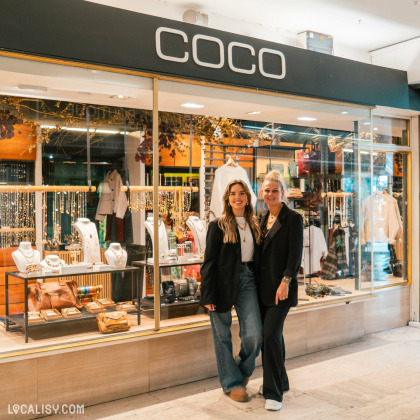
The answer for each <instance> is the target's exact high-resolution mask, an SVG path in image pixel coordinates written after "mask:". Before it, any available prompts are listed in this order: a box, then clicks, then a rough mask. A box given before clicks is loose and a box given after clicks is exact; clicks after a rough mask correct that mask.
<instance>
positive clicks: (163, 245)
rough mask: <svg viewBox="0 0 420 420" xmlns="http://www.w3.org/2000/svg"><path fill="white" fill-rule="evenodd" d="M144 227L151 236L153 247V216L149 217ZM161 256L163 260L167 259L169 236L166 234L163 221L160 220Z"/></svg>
mask: <svg viewBox="0 0 420 420" xmlns="http://www.w3.org/2000/svg"><path fill="white" fill-rule="evenodd" d="M144 225H145V226H146V229H147V231H148V232H149V235H150V237H151V239H152V245H153V241H154V235H153V216H149V217H148V218H147V220H146V221H145V222H144ZM158 234H159V255H160V256H162V255H163V258H166V257H167V256H168V253H169V246H168V234H167V232H166V227H165V223H163V222H162V221H161V220H159V230H158Z"/></svg>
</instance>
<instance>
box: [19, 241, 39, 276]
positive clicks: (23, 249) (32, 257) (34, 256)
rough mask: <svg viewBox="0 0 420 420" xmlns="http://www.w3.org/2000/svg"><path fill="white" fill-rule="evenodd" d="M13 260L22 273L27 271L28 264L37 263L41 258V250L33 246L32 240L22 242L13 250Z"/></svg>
mask: <svg viewBox="0 0 420 420" xmlns="http://www.w3.org/2000/svg"><path fill="white" fill-rule="evenodd" d="M12 258H13V261H14V262H15V264H16V267H17V268H18V270H19V271H20V272H21V273H26V266H27V265H28V264H37V265H39V262H40V260H41V254H40V252H39V251H37V250H35V249H33V248H32V245H31V243H30V242H20V243H19V247H18V249H17V250H16V251H13V252H12Z"/></svg>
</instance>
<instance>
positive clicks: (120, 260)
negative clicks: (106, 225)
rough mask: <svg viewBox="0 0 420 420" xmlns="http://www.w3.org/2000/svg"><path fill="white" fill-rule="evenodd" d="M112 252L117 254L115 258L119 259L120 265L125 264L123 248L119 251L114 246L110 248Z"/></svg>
mask: <svg viewBox="0 0 420 420" xmlns="http://www.w3.org/2000/svg"><path fill="white" fill-rule="evenodd" d="M110 249H111V251H112V253H113V254H114V255H115V258H116V259H117V261H118V265H123V263H122V260H123V258H124V251H123V249H122V248H121V250H120V252H119V253H118V252H117V251H115V250H114V249H113V248H110Z"/></svg>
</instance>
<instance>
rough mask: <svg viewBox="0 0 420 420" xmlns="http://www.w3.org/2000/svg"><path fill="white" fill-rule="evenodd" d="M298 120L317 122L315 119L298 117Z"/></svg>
mask: <svg viewBox="0 0 420 420" xmlns="http://www.w3.org/2000/svg"><path fill="white" fill-rule="evenodd" d="M297 119H298V120H300V121H316V118H314V117H298V118H297Z"/></svg>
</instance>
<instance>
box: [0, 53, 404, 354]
mask: <svg viewBox="0 0 420 420" xmlns="http://www.w3.org/2000/svg"><path fill="white" fill-rule="evenodd" d="M2 59H4V58H2ZM36 66H39V73H42V72H41V70H42V66H43V63H36ZM51 66H52V67H54V66H55V65H51ZM66 71H67V74H66V73H64V74H62V75H61V76H60V77H57V76H53V75H49V76H48V77H47V76H41V75H36V74H31V75H28V74H24V72H23V70H22V72H21V73H20V72H8V71H2V72H0V75H1V76H3V79H2V80H3V81H2V84H3V86H2V89H1V93H2V96H1V97H0V113H1V115H2V131H1V136H2V138H1V142H2V146H3V147H2V149H1V150H0V196H1V197H0V198H1V199H0V203H1V204H0V247H1V248H0V253H1V256H2V258H1V261H2V267H0V270H1V272H0V277H1V278H0V280H1V281H2V282H1V284H0V289H2V290H1V292H2V293H1V295H0V299H2V301H0V310H1V311H2V313H1V314H0V320H1V322H2V324H6V311H8V312H9V315H10V317H9V320H10V321H11V324H10V328H9V330H8V331H7V330H6V328H5V327H0V345H1V348H2V352H4V353H7V352H13V351H16V350H19V349H22V346H23V348H25V349H28V348H29V349H32V348H42V347H46V346H51V345H57V344H69V343H80V342H89V341H91V340H95V339H98V338H102V337H103V335H102V334H101V333H100V331H99V330H98V325H97V321H96V314H95V309H94V308H93V309H92V311H88V312H89V313H90V314H94V315H90V316H89V319H86V320H85V319H83V320H81V319H78V318H77V316H78V315H76V317H75V318H74V319H69V318H65V321H66V322H64V321H63V320H64V318H62V317H63V316H64V314H62V313H60V311H58V312H59V313H58V314H56V315H57V317H59V318H52V319H48V317H47V318H45V317H43V316H42V314H41V313H39V315H38V318H39V319H38V318H36V317H35V318H34V319H33V320H31V321H32V322H30V321H28V322H29V323H30V325H29V326H30V328H29V331H28V343H26V344H25V335H24V331H23V330H24V328H23V326H24V322H23V321H22V320H24V318H25V316H28V319H30V317H29V315H26V314H24V312H25V304H24V303H25V302H24V281H25V279H27V280H28V289H30V290H31V292H32V291H33V290H35V289H36V288H41V289H42V288H43V287H44V288H48V287H52V286H46V285H48V283H57V284H60V282H62V281H70V282H72V284H74V287H75V288H76V289H75V290H76V295H77V298H78V301H77V303H78V305H79V308H78V309H79V311H80V312H82V314H83V315H84V314H85V313H87V305H88V304H92V303H93V304H94V303H95V302H98V301H99V302H100V299H103V300H104V301H103V303H104V305H102V306H103V307H102V309H100V310H98V311H100V312H101V311H102V312H104V311H107V312H110V311H124V310H125V311H126V312H127V320H128V321H129V323H130V324H131V328H130V329H129V330H124V329H123V327H122V329H121V330H119V331H118V332H115V333H114V334H110V335H107V337H115V336H118V337H121V338H124V337H126V338H128V337H129V336H131V335H132V334H133V333H134V334H136V333H148V332H150V333H151V332H153V331H155V329H156V324H155V313H154V307H155V305H154V287H153V286H154V285H153V278H154V271H153V270H154V269H156V267H153V262H152V261H153V260H152V258H153V245H154V244H153V240H154V239H153V238H154V232H153V217H154V216H156V215H154V214H153V211H152V209H153V190H152V188H153V186H152V179H153V165H152V156H153V144H152V128H153V127H152V121H153V119H152V117H153V111H152V109H153V91H152V81H151V79H149V78H146V77H139V76H128V75H122V74H112V73H108V72H102V71H95V73H94V74H93V73H91V71H90V70H89V71H88V70H85V69H76V68H68V69H66ZM33 72H34V73H35V71H33ZM49 72H50V73H51V74H53V72H52V71H51V69H50V70H49ZM87 72H88V73H87ZM16 86H21V87H22V86H23V87H25V86H26V87H28V86H30V87H32V90H30V89H27V90H25V89H22V88H18V87H16ZM43 86H45V87H46V88H47V89H46V90H39V89H40V87H43ZM37 87H38V90H36V89H35V88H37ZM157 109H158V110H159V118H160V120H159V234H158V238H159V246H158V249H159V251H158V252H159V265H160V266H159V272H160V287H159V290H160V296H159V299H160V324H159V327H160V329H161V330H165V329H170V328H174V327H176V328H188V327H193V326H200V325H202V323H208V315H207V313H206V311H205V309H204V308H202V307H201V306H200V305H199V304H198V301H199V294H200V275H199V271H200V264H201V262H202V259H203V254H204V252H205V232H206V228H207V224H208V222H209V221H210V220H212V219H213V218H215V217H219V216H220V214H221V211H222V206H221V194H220V192H223V190H224V187H225V186H226V184H227V178H226V177H225V176H224V175H223V172H224V171H225V170H226V168H228V171H229V173H230V174H235V175H229V176H235V177H237V178H240V179H243V180H245V181H246V182H247V183H248V184H249V185H250V186H251V188H252V190H253V193H254V200H253V204H254V205H255V210H256V212H257V214H258V215H259V214H261V213H263V212H264V211H265V205H264V202H263V200H262V198H261V192H260V190H261V186H262V181H263V179H264V176H265V174H266V173H267V172H268V171H270V170H278V171H280V173H281V174H282V176H283V178H284V181H285V184H286V185H287V191H286V192H285V193H286V194H285V195H286V198H287V201H286V202H287V205H288V206H289V207H290V208H292V209H294V210H295V211H297V212H299V213H300V214H301V215H302V218H303V221H304V227H305V229H304V252H303V261H302V266H301V270H300V272H299V277H298V284H299V304H298V306H297V308H294V309H293V310H294V311H299V310H316V309H317V308H318V307H321V306H323V305H330V304H335V303H340V302H347V301H351V300H357V299H368V298H371V297H372V296H373V294H374V291H375V289H378V288H383V287H391V286H395V285H401V284H407V282H408V281H409V272H408V267H409V264H408V224H409V197H410V195H409V182H408V178H409V177H408V174H409V165H410V157H409V154H408V153H407V152H406V150H405V149H404V146H407V145H409V128H408V127H409V120H406V119H402V118H392V117H390V116H387V115H381V116H379V115H378V110H373V109H371V108H369V107H362V106H355V105H352V104H338V103H327V102H325V101H322V100H309V99H306V98H297V97H286V96H280V95H275V94H270V93H264V94H263V93H255V92H250V91H243V90H239V89H229V88H221V87H213V86H204V85H198V84H196V83H193V82H189V83H187V82H185V83H184V82H180V81H169V80H160V81H159V85H158V103H157ZM35 185H37V186H39V188H38V189H37V188H32V189H31V187H34V186H35ZM28 187H29V189H28ZM25 188H26V189H25ZM110 201H112V205H111V204H110ZM22 243H23V244H29V248H28V249H26V250H25V248H24V247H25V245H21V244H22ZM37 254H38V255H37ZM19 258H20V260H21V261H22V258H23V259H26V260H27V261H26V263H25V261H23V263H22V262H21V261H19ZM22 264H23V265H22ZM57 264H58V265H59V266H58V267H57ZM34 265H35V266H36V267H33V266H34ZM133 265H134V266H136V267H137V269H136V275H138V276H139V277H138V278H137V277H136V276H133V277H132V276H131V274H132V272H130V271H129V270H127V271H124V270H125V267H131V266H133ZM16 270H18V271H19V273H18V274H17V277H16V276H15V277H13V276H9V278H8V284H7V285H6V283H5V277H6V276H5V273H6V272H11V271H16ZM78 270H79V271H78ZM66 275H67V277H66ZM138 279H139V281H138V282H136V280H138ZM6 289H7V290H6ZM6 295H7V299H8V308H7V309H6ZM28 299H29V298H28ZM107 300H108V303H110V302H112V303H110V306H107V302H106V301H107ZM79 301H80V302H79ZM124 305H126V306H124ZM139 305H140V308H139ZM51 308H52V309H54V306H53V305H52V306H51ZM104 308H105V309H104ZM31 309H33V310H31ZM36 309H38V311H37V310H36ZM28 310H29V311H30V312H31V313H32V312H41V310H40V307H39V305H35V304H34V305H29V308H28ZM100 312H98V313H100ZM34 316H35V315H34ZM52 316H53V315H52ZM13 317H15V318H13ZM139 317H141V323H140V325H138V320H139ZM18 318H19V319H18ZM70 321H71V322H70ZM41 324H42V325H41Z"/></svg>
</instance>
